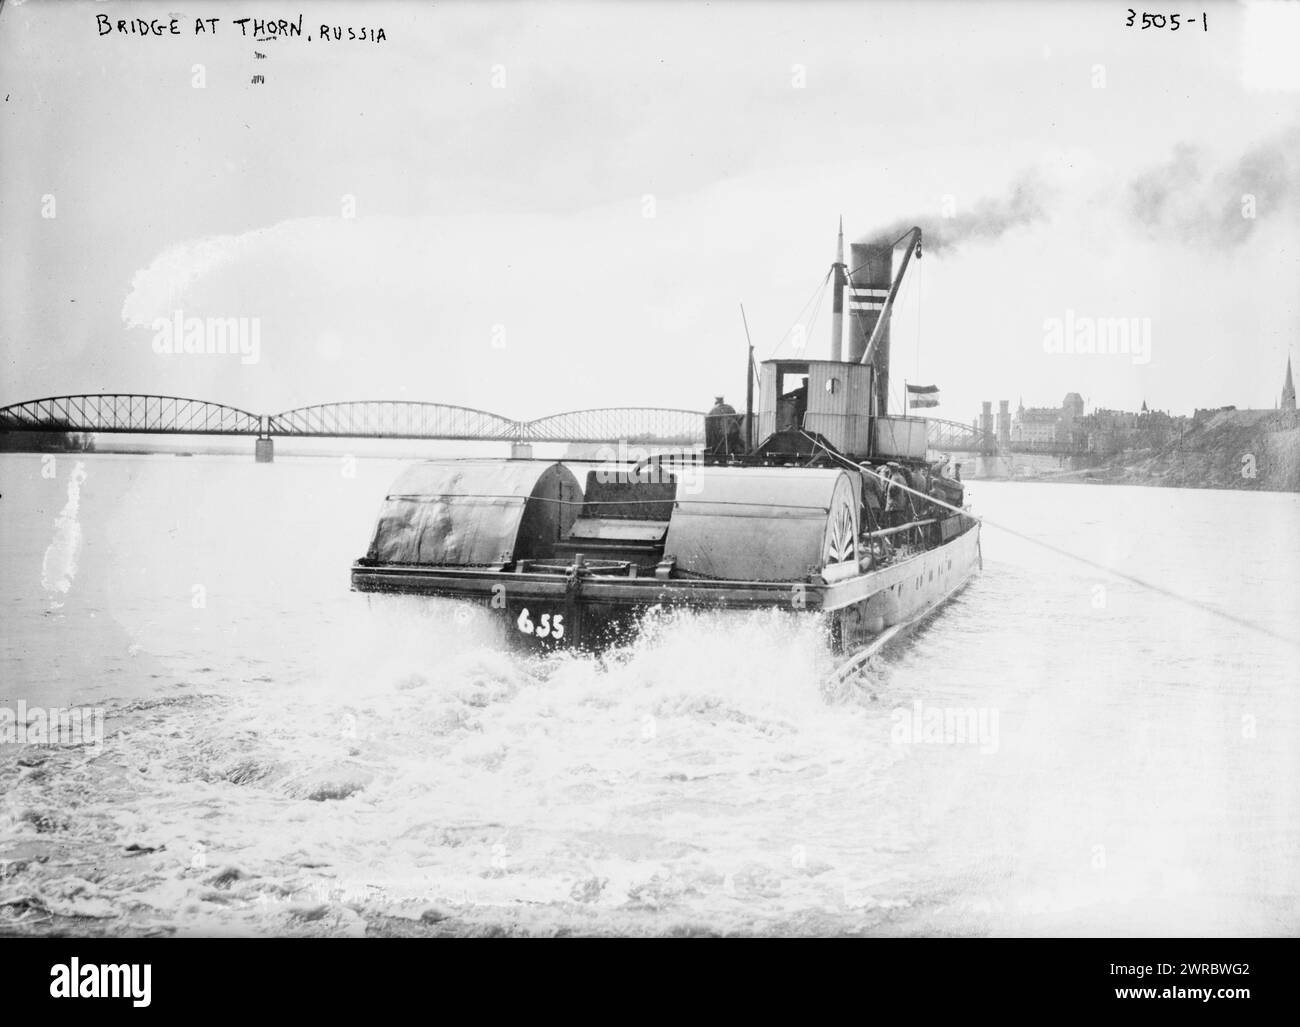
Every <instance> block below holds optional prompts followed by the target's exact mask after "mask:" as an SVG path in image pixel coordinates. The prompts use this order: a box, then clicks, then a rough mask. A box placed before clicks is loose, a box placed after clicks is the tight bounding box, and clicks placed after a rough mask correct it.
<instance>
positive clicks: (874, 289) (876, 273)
mask: <svg viewBox="0 0 1300 1027" xmlns="http://www.w3.org/2000/svg"><path fill="white" fill-rule="evenodd" d="M849 250H850V252H849V269H848V273H849V360H850V361H851V362H853V363H855V364H856V363H860V362H861V360H862V355H863V353H865V352H866V349H867V342H868V340H869V339H870V338H871V333H872V332H874V331H875V330H876V322H877V321H879V320H880V315H881V312H882V311H883V310H884V309H885V300H886V299H887V298H888V297H889V287H890V285H891V284H892V283H893V274H892V270H893V255H894V248H893V245H892V244H890V243H887V242H885V243H872V244H863V243H854V244H853V245H852V246H851V247H850V248H849ZM871 364H872V367H874V368H875V376H876V382H877V386H878V388H879V389H880V391H882V392H884V391H885V390H887V389H888V388H889V324H888V322H886V323H885V325H884V327H883V328H882V329H881V333H880V338H879V341H878V342H877V343H876V352H875V353H874V354H873V355H872V360H871ZM885 394H886V395H888V393H887V392H886V393H885Z"/></svg>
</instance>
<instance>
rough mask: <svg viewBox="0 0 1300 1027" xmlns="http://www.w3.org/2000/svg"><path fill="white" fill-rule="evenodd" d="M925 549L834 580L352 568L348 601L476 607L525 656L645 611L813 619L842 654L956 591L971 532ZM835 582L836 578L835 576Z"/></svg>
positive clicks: (621, 628)
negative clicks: (411, 599) (373, 597)
mask: <svg viewBox="0 0 1300 1027" xmlns="http://www.w3.org/2000/svg"><path fill="white" fill-rule="evenodd" d="M966 520H967V521H968V522H969V526H968V527H967V529H966V530H965V531H963V532H962V533H961V534H958V535H956V536H955V537H953V538H951V539H949V540H948V541H947V542H945V543H943V544H941V545H939V546H936V547H935V548H932V549H927V550H923V551H919V552H916V553H914V554H912V555H910V556H905V557H902V558H900V559H897V560H896V561H895V562H893V563H891V564H889V565H888V566H884V567H880V568H877V569H873V570H867V571H863V572H861V573H857V574H851V575H848V576H845V577H842V578H840V579H838V580H835V581H748V580H739V579H736V580H690V579H684V580H673V579H670V580H663V579H659V578H656V577H654V576H653V575H649V576H644V577H640V576H631V577H629V576H627V574H626V572H624V573H621V574H617V575H614V574H601V573H599V572H597V571H588V570H584V569H583V568H582V567H581V565H570V566H569V567H568V568H565V569H556V570H554V571H539V570H522V571H509V570H500V569H481V568H467V567H457V566H424V565H417V564H392V563H387V564H380V563H376V562H375V561H373V560H368V559H362V560H358V561H357V562H356V563H355V564H354V565H353V567H352V587H353V589H354V590H355V591H358V592H367V593H400V594H414V595H423V596H436V597H442V598H446V599H453V600H460V601H465V602H471V603H475V604H477V605H481V606H484V607H486V608H488V609H489V610H491V611H492V612H493V613H494V614H495V615H497V616H498V617H499V618H500V619H501V621H502V623H503V625H504V627H505V631H506V634H507V635H508V636H510V637H512V638H513V639H514V640H515V641H516V642H518V643H520V644H523V645H525V646H527V647H532V648H540V649H555V648H587V649H598V648H604V647H607V646H611V645H616V644H618V643H619V642H621V641H625V640H626V639H627V638H628V637H629V635H630V634H631V633H633V632H635V631H636V629H637V625H638V622H639V621H640V619H641V617H642V616H643V615H644V614H645V613H646V612H647V611H650V610H653V609H659V608H665V607H672V608H684V609H695V610H709V609H717V610H758V609H784V610H790V611H793V612H796V613H798V614H801V615H808V616H813V617H818V618H820V619H821V621H822V622H823V623H824V624H825V625H826V628H827V631H828V637H829V640H830V643H831V646H832V649H833V650H834V651H835V652H837V653H843V654H852V653H853V652H855V651H857V650H858V649H861V648H862V647H863V646H866V645H869V644H870V643H871V642H872V641H873V640H875V639H877V638H878V637H879V636H880V635H881V633H882V632H884V631H886V630H888V629H890V628H894V627H897V626H899V625H902V624H907V623H909V622H911V621H914V620H917V619H919V618H921V617H924V616H925V615H927V614H928V613H930V612H932V611H934V610H936V609H937V608H938V607H940V606H941V605H942V604H943V603H944V601H945V600H947V599H948V598H949V597H951V596H952V595H954V594H955V593H956V592H958V591H960V590H961V588H962V587H964V586H965V585H966V583H967V582H968V581H969V580H970V578H971V577H972V575H973V574H974V573H975V571H976V570H977V569H978V567H979V565H980V548H979V524H978V522H976V521H974V519H972V518H966ZM841 573H842V572H841Z"/></svg>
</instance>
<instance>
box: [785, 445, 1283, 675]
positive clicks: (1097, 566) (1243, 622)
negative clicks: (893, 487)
mask: <svg viewBox="0 0 1300 1027" xmlns="http://www.w3.org/2000/svg"><path fill="white" fill-rule="evenodd" d="M801 433H802V434H804V435H805V437H807V438H808V439H809V440H811V441H812V442H813V443H815V444H816V445H819V446H821V447H822V448H823V449H825V450H826V453H827V454H828V455H829V456H830V457H831V458H832V459H835V460H838V461H840V462H841V463H842V464H844V465H845V466H846V467H848V468H850V469H852V470H856V471H861V472H863V473H865V474H870V475H871V476H872V477H873V478H876V479H877V480H879V481H882V482H885V484H886V485H888V484H890V483H893V482H894V479H893V478H892V476H891V477H890V478H888V479H886V478H885V476H884V475H881V474H879V473H877V472H876V471H874V470H872V469H871V468H870V467H867V466H865V465H863V464H855V463H854V462H853V461H852V460H850V459H849V458H848V457H846V456H844V455H843V454H841V453H837V452H835V451H834V450H833V449H830V448H828V447H827V446H825V445H824V444H823V443H821V442H819V441H818V440H817V439H814V438H813V437H812V436H810V435H808V434H807V433H806V432H802V431H801ZM898 487H899V488H901V489H903V490H905V491H907V492H910V493H912V494H913V495H916V496H921V497H922V498H923V499H925V500H926V501H927V502H930V503H935V504H937V505H939V506H942V507H945V508H946V509H949V510H952V511H954V512H955V513H959V514H962V515H963V516H966V517H970V518H972V519H973V520H975V521H978V522H979V523H980V524H987V525H989V526H990V527H993V528H996V529H997V530H998V531H1005V532H1006V533H1007V534H1008V535H1012V536H1014V537H1016V538H1018V539H1021V540H1022V541H1025V542H1030V543H1032V544H1033V545H1036V546H1040V547H1041V548H1043V549H1047V550H1049V551H1051V552H1053V553H1056V554H1057V555H1058V556H1064V557H1066V558H1068V559H1070V560H1074V561H1076V562H1078V563H1082V564H1085V565H1086V566H1088V567H1091V568H1093V569H1094V570H1099V571H1102V572H1103V573H1105V574H1110V575H1112V576H1114V577H1116V578H1120V579H1122V580H1124V581H1127V582H1129V583H1131V584H1134V585H1137V586H1138V587H1139V588H1144V589H1147V590H1148V591H1150V592H1154V593H1156V594H1157V595H1162V596H1164V597H1165V598H1166V599H1172V600H1174V601H1175V602H1178V603H1182V604H1183V605H1184V606H1190V607H1192V608H1193V609H1195V610H1200V611H1202V612H1204V613H1209V614H1212V615H1214V616H1215V617H1219V618H1221V619H1223V620H1226V621H1229V622H1231V623H1233V624H1236V625H1237V626H1238V627H1242V628H1246V629H1248V630H1250V631H1254V632H1256V633H1258V634H1261V635H1266V636H1267V637H1269V638H1272V639H1274V640H1275V641H1278V642H1285V643H1286V644H1287V645H1292V646H1295V647H1296V648H1297V649H1300V639H1297V638H1293V637H1291V636H1289V635H1284V634H1282V633H1281V632H1278V631H1274V630H1273V629H1272V628H1269V627H1266V626H1265V625H1263V624H1257V623H1255V622H1254V621H1251V620H1247V619H1246V618H1244V617H1238V616H1237V615H1235V614H1232V613H1228V612H1227V611H1226V610H1220V609H1218V608H1217V607H1215V606H1210V605H1209V604H1208V603H1203V602H1201V601H1199V600H1197V599H1192V598H1190V597H1188V596H1185V595H1182V594H1180V593H1178V592H1174V591H1173V590H1171V589H1168V588H1165V587H1164V586H1163V585H1157V584H1156V583H1155V582H1153V581H1147V580H1146V579H1145V578H1139V577H1138V576H1137V575H1136V574H1129V573H1127V572H1126V571H1120V570H1116V569H1115V568H1114V567H1111V566H1109V565H1107V564H1104V563H1100V562H1098V561H1097V560H1092V559H1089V558H1088V557H1086V556H1080V555H1079V554H1078V553H1072V552H1070V550H1068V549H1062V548H1061V547H1060V546H1057V545H1053V544H1052V543H1051V542H1044V541H1043V540H1042V539H1040V538H1035V537H1034V536H1033V535H1026V534H1025V533H1024V532H1023V531H1016V529H1015V528H1008V527H1007V526H1006V525H1005V524H999V523H998V522H997V521H991V520H989V519H988V518H987V517H977V516H976V515H974V514H972V513H970V512H969V511H966V510H962V509H959V508H958V507H955V506H953V505H952V504H951V503H945V502H944V501H943V500H942V499H936V498H934V497H933V496H927V495H925V494H924V493H922V492H918V491H917V490H916V489H913V488H910V487H908V486H907V485H903V484H902V483H898ZM981 562H982V555H981Z"/></svg>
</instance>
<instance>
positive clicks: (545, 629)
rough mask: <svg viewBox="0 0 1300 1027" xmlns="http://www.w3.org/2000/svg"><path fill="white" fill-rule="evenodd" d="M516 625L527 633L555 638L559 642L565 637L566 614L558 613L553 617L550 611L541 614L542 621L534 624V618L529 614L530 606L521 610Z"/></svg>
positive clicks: (539, 636)
mask: <svg viewBox="0 0 1300 1027" xmlns="http://www.w3.org/2000/svg"><path fill="white" fill-rule="evenodd" d="M515 625H516V626H517V627H518V628H519V630H520V631H522V632H523V633H524V634H525V635H536V636H537V637H538V638H553V639H555V640H556V641H557V642H558V641H559V640H560V639H562V638H563V637H564V614H562V613H557V614H556V615H555V616H554V617H552V616H551V615H550V614H549V613H544V614H542V616H541V623H540V624H538V625H536V626H534V624H533V621H532V618H531V617H529V616H528V608H527V607H525V608H524V609H522V610H520V611H519V619H518V620H517V621H515Z"/></svg>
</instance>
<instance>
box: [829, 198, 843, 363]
mask: <svg viewBox="0 0 1300 1027" xmlns="http://www.w3.org/2000/svg"><path fill="white" fill-rule="evenodd" d="M844 270H845V268H844V218H842V217H841V218H840V237H839V240H838V241H837V242H836V243H835V266H834V267H832V268H831V274H833V275H834V276H835V290H834V293H833V294H832V303H831V359H832V360H839V359H841V355H842V351H843V346H844Z"/></svg>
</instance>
